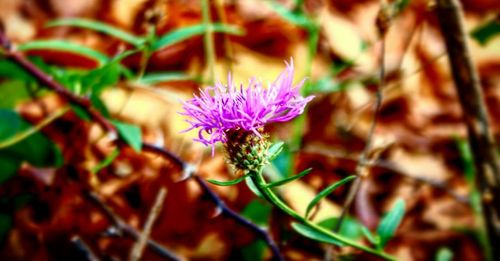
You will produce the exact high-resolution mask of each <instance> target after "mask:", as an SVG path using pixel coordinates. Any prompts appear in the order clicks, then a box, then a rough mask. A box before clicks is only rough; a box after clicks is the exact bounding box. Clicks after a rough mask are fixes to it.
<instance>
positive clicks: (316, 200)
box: [305, 175, 356, 218]
mask: <svg viewBox="0 0 500 261" xmlns="http://www.w3.org/2000/svg"><path fill="white" fill-rule="evenodd" d="M355 178H356V176H355V175H351V176H348V177H346V178H344V179H342V180H340V181H337V182H335V183H334V184H332V185H330V186H328V187H327V188H325V189H324V190H322V191H321V192H320V193H318V195H316V197H314V198H313V200H311V202H310V203H309V205H307V209H306V215H305V217H306V218H307V217H308V216H309V213H310V212H311V210H312V209H313V208H314V206H316V205H317V204H318V203H319V201H320V200H322V199H323V198H324V197H326V196H328V195H329V194H330V193H332V192H333V191H334V190H335V189H337V188H338V187H340V186H342V185H344V184H345V183H347V182H349V181H351V180H353V179H355Z"/></svg>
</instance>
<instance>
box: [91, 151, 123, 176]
mask: <svg viewBox="0 0 500 261" xmlns="http://www.w3.org/2000/svg"><path fill="white" fill-rule="evenodd" d="M119 155H120V149H118V148H115V149H114V150H113V152H111V153H110V154H109V155H108V156H106V158H105V159H104V160H103V161H101V162H99V164H97V165H96V166H95V167H93V168H92V170H91V171H90V172H92V173H97V172H99V171H100V170H101V169H103V168H105V167H107V166H109V165H110V164H111V163H113V161H114V160H115V159H116V158H117V157H118V156H119Z"/></svg>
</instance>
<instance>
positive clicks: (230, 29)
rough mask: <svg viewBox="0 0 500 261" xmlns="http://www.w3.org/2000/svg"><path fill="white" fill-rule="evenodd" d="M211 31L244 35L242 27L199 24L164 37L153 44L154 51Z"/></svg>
mask: <svg viewBox="0 0 500 261" xmlns="http://www.w3.org/2000/svg"><path fill="white" fill-rule="evenodd" d="M210 29H211V30H212V31H213V32H216V33H226V34H232V35H243V34H244V31H243V30H242V29H241V28H240V27H238V26H234V25H228V24H221V23H216V24H208V25H207V24H197V25H193V26H188V27H183V28H180V29H177V30H174V31H172V32H170V33H167V34H165V35H163V36H162V37H160V39H158V41H156V42H155V43H154V44H153V48H152V49H153V50H159V49H162V48H164V47H166V46H169V45H172V44H175V43H178V42H181V41H183V40H186V39H188V38H191V37H193V36H196V35H201V34H203V33H205V32H206V31H207V30H210Z"/></svg>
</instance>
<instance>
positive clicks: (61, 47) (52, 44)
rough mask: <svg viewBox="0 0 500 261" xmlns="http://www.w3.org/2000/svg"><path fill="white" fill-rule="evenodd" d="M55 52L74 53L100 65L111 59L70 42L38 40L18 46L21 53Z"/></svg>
mask: <svg viewBox="0 0 500 261" xmlns="http://www.w3.org/2000/svg"><path fill="white" fill-rule="evenodd" d="M44 49H45V50H55V51H65V52H69V53H74V54H78V55H82V56H85V57H87V58H90V59H92V60H95V61H97V62H98V63H99V64H100V65H103V64H105V63H106V62H107V61H108V60H109V58H108V57H107V56H106V55H105V54H103V53H101V52H98V51H96V50H93V49H91V48H88V47H85V46H83V45H79V44H76V43H73V42H69V41H62V40H38V41H31V42H27V43H24V44H20V45H19V46H18V50H19V51H29V50H44Z"/></svg>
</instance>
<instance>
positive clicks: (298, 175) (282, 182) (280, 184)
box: [267, 168, 312, 188]
mask: <svg viewBox="0 0 500 261" xmlns="http://www.w3.org/2000/svg"><path fill="white" fill-rule="evenodd" d="M311 171H312V168H308V169H305V170H303V171H302V172H300V173H299V174H297V175H295V176H291V177H288V178H285V179H282V180H279V181H276V182H273V183H269V184H267V187H268V188H273V187H278V186H282V185H285V184H287V183H290V182H292V181H294V180H296V179H300V178H302V177H304V176H305V175H307V174H309V173H311Z"/></svg>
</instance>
